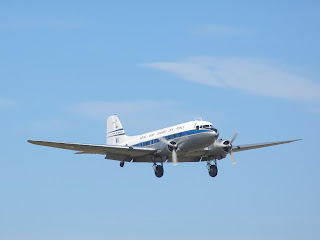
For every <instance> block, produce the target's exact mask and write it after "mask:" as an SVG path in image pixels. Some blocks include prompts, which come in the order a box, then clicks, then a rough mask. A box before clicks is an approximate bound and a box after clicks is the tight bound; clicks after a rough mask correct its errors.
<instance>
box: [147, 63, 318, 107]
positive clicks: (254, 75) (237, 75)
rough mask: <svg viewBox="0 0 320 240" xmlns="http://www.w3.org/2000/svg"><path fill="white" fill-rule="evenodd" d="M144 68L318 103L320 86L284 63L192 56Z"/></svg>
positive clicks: (192, 80)
mask: <svg viewBox="0 0 320 240" xmlns="http://www.w3.org/2000/svg"><path fill="white" fill-rule="evenodd" d="M143 65H144V66H146V67H150V68H154V69H158V70H162V71H167V72H171V73H173V74H175V75H177V76H179V77H180V78H182V79H184V80H187V81H191V82H195V83H199V84H204V85H209V86H213V87H220V88H234V89H239V90H242V91H244V92H248V93H250V94H254V95H261V96H267V97H274V98H282V99H289V100H294V101H299V102H312V101H313V102H314V101H316V102H318V103H319V102H320V85H319V84H318V83H315V82H313V81H311V80H310V79H308V78H307V77H304V76H301V75H300V74H296V73H294V72H293V71H292V69H290V68H288V67H287V66H285V65H279V64H278V63H274V62H271V61H267V60H261V59H250V58H214V57H194V58H189V59H186V60H184V61H177V62H154V63H147V64H143Z"/></svg>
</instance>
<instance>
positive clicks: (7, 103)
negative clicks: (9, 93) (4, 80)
mask: <svg viewBox="0 0 320 240" xmlns="http://www.w3.org/2000/svg"><path fill="white" fill-rule="evenodd" d="M14 104H15V102H14V101H13V100H11V99H7V98H0V108H8V107H12V106H13V105H14Z"/></svg>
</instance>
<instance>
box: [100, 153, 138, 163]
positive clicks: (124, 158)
mask: <svg viewBox="0 0 320 240" xmlns="http://www.w3.org/2000/svg"><path fill="white" fill-rule="evenodd" d="M106 159H112V160H118V161H125V162H130V161H131V159H132V157H131V156H128V155H124V154H114V153H109V154H107V156H106Z"/></svg>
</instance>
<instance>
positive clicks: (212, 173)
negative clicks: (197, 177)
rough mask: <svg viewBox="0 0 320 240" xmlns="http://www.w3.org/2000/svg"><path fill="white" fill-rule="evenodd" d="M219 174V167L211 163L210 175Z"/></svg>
mask: <svg viewBox="0 0 320 240" xmlns="http://www.w3.org/2000/svg"><path fill="white" fill-rule="evenodd" d="M217 174H218V168H217V166H216V165H211V166H210V168H209V175H210V177H215V176H217Z"/></svg>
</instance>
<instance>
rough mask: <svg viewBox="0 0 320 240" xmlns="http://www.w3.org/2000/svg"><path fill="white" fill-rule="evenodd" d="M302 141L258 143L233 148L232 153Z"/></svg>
mask: <svg viewBox="0 0 320 240" xmlns="http://www.w3.org/2000/svg"><path fill="white" fill-rule="evenodd" d="M300 140H302V139H294V140H288V141H280V142H268V143H257V144H248V145H239V146H233V147H232V152H240V151H246V150H251V149H256V148H263V147H270V146H274V145H280V144H285V143H291V142H296V141H300Z"/></svg>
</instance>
